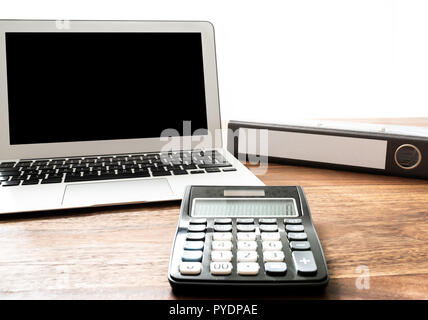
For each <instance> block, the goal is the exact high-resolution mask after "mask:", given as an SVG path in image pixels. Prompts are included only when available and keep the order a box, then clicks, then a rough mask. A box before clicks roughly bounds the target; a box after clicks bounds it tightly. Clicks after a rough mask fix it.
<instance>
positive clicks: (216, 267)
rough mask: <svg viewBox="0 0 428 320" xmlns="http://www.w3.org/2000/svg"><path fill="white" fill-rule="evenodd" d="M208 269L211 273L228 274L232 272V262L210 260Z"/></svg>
mask: <svg viewBox="0 0 428 320" xmlns="http://www.w3.org/2000/svg"><path fill="white" fill-rule="evenodd" d="M210 271H211V274H212V275H222V276H225V275H229V274H231V273H232V264H231V263H230V262H211V264H210Z"/></svg>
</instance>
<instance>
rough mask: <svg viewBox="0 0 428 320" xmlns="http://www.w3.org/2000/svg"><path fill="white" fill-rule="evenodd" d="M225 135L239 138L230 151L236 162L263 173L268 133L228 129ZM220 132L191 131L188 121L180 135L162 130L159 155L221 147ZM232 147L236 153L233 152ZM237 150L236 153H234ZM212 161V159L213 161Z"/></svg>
mask: <svg viewBox="0 0 428 320" xmlns="http://www.w3.org/2000/svg"><path fill="white" fill-rule="evenodd" d="M226 135H227V137H228V139H235V138H238V139H239V143H238V145H237V146H235V144H234V143H232V144H231V146H233V150H230V148H229V151H230V152H231V153H232V154H234V153H237V154H238V156H237V158H238V160H240V161H242V162H246V161H247V160H248V163H249V164H250V165H253V166H254V165H258V174H264V173H265V172H266V170H267V167H268V145H269V143H268V130H255V129H246V130H242V129H240V130H237V131H235V132H233V130H231V129H227V132H226ZM222 137H223V131H222V130H221V129H215V130H214V133H212V132H211V131H209V130H207V129H196V130H194V131H192V125H191V121H183V129H182V131H181V132H179V131H178V130H177V129H174V128H168V129H165V130H163V131H162V133H161V135H160V141H162V142H166V143H165V144H164V145H163V147H162V149H161V152H162V153H169V152H173V151H178V150H198V149H200V150H204V149H209V148H215V147H216V146H217V147H218V146H221V145H222V140H223V139H222ZM235 147H237V148H238V150H235ZM235 151H237V152H235ZM212 161H215V159H212Z"/></svg>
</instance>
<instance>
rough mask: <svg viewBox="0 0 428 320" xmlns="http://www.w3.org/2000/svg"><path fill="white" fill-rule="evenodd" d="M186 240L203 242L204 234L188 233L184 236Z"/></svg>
mask: <svg viewBox="0 0 428 320" xmlns="http://www.w3.org/2000/svg"><path fill="white" fill-rule="evenodd" d="M186 240H196V241H198V240H202V241H203V240H205V233H204V232H191V233H190V232H189V233H187V234H186Z"/></svg>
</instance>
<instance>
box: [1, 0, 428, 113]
mask: <svg viewBox="0 0 428 320" xmlns="http://www.w3.org/2000/svg"><path fill="white" fill-rule="evenodd" d="M0 18H2V19H31V18H34V19H137V20H146V19H147V20H150V19H151V20H158V19H159V20H209V21H211V22H213V24H214V26H215V29H216V41H217V57H218V72H219V86H220V102H221V109H222V117H223V119H238V120H272V119H274V120H278V121H287V120H289V119H296V118H298V119H300V118H336V117H337V118H347V117H351V118H352V117H353V118H355V117H360V118H368V117H421V116H425V117H426V116H428V1H426V0H421V1H413V0H395V1H394V0H355V1H349V0H337V1H333V0H327V1H322V0H301V1H297V0H296V1H286V0H282V1H267V0H265V1H251V0H245V1H244V0H226V1H225V0H216V1H204V0H193V1H190V0H181V1H180V0H171V1H162V0H156V1H144V0H135V1H131V0H121V1H109V0H97V1H89V0H73V1H53V0H52V1H47V0H45V1H34V0H33V1H31V0H20V1H16V0H15V1H13V0H7V1H4V0H2V2H1V5H0Z"/></svg>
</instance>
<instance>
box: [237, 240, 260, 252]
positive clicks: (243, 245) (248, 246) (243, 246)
mask: <svg viewBox="0 0 428 320" xmlns="http://www.w3.org/2000/svg"><path fill="white" fill-rule="evenodd" d="M238 250H248V251H255V250H257V242H255V241H238Z"/></svg>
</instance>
